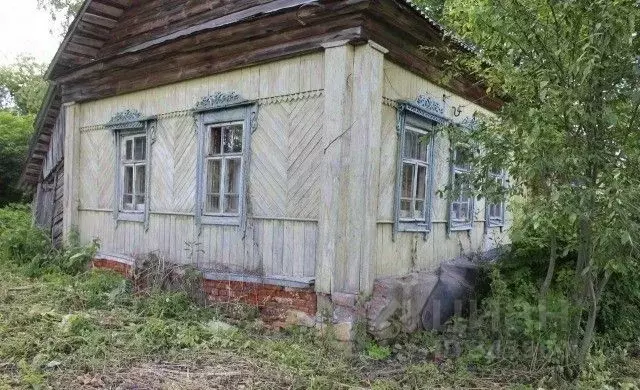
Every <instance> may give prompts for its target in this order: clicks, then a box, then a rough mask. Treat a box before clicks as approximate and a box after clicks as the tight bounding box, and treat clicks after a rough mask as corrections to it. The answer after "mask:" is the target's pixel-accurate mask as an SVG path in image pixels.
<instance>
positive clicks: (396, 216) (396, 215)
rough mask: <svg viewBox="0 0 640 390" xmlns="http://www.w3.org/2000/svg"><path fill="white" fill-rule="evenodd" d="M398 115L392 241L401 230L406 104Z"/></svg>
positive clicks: (400, 108) (399, 109)
mask: <svg viewBox="0 0 640 390" xmlns="http://www.w3.org/2000/svg"><path fill="white" fill-rule="evenodd" d="M396 115H397V129H396V132H397V134H398V145H397V147H396V150H397V152H396V183H395V194H394V202H393V237H392V241H393V242H395V241H396V238H397V236H398V231H399V230H400V196H401V194H400V191H401V190H402V189H401V187H402V176H401V175H402V150H403V148H404V142H405V141H404V139H405V131H404V119H405V110H404V106H403V105H400V106H399V107H398V110H397V112H396Z"/></svg>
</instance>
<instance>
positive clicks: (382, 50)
mask: <svg viewBox="0 0 640 390" xmlns="http://www.w3.org/2000/svg"><path fill="white" fill-rule="evenodd" d="M367 43H368V44H369V46H371V47H372V48H373V49H375V50H377V51H379V52H380V53H382V54H387V53H388V52H389V49H387V48H386V47H384V46H382V45H380V44H379V43H376V42H375V41H372V40H369V41H368V42H367Z"/></svg>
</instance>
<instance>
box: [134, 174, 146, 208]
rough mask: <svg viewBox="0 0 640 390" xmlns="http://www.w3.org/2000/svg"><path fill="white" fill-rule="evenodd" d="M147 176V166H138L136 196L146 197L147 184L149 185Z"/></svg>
mask: <svg viewBox="0 0 640 390" xmlns="http://www.w3.org/2000/svg"><path fill="white" fill-rule="evenodd" d="M146 174H147V167H146V166H144V165H138V166H136V195H144V194H145V193H146V184H147V182H146V176H147V175H146ZM136 203H137V202H136Z"/></svg>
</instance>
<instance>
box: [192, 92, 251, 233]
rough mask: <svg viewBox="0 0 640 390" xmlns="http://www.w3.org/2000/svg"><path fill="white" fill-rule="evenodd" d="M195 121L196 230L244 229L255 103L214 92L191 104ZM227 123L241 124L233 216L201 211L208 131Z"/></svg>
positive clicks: (203, 200) (203, 204) (203, 203)
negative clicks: (217, 227) (211, 227)
mask: <svg viewBox="0 0 640 390" xmlns="http://www.w3.org/2000/svg"><path fill="white" fill-rule="evenodd" d="M193 114H194V117H195V120H196V136H197V140H198V156H197V165H196V175H197V176H196V177H197V185H196V207H195V216H196V218H195V219H196V225H197V229H198V233H200V232H201V231H202V226H203V225H226V226H238V227H240V228H241V229H244V228H245V226H246V216H247V198H248V197H247V190H248V185H249V168H250V165H251V163H250V159H251V134H252V133H253V132H254V131H255V130H256V129H257V115H258V105H257V102H255V101H251V100H246V99H243V98H242V97H241V96H240V95H238V94H237V93H235V92H229V93H223V92H217V93H215V94H213V95H210V96H206V97H204V98H202V99H201V100H200V101H199V102H198V103H197V104H196V106H195V107H194V109H193ZM229 123H242V124H243V135H242V136H243V147H242V153H241V157H242V163H241V179H240V182H241V184H240V185H241V188H240V191H239V192H240V194H239V195H240V198H239V212H238V213H237V215H225V214H222V213H221V214H209V213H205V200H206V189H205V186H206V181H207V180H206V173H207V170H206V167H205V163H206V160H207V158H206V156H205V154H207V143H206V142H207V140H208V132H209V131H210V129H211V128H212V127H214V126H215V125H224V124H229Z"/></svg>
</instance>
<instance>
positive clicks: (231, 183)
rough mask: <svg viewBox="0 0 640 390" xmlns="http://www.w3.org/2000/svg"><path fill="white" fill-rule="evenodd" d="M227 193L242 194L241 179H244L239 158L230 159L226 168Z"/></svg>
mask: <svg viewBox="0 0 640 390" xmlns="http://www.w3.org/2000/svg"><path fill="white" fill-rule="evenodd" d="M226 168H227V169H226V172H225V174H226V177H225V186H224V188H225V192H226V194H234V195H238V194H240V184H241V182H240V178H241V177H242V162H241V160H240V159H239V158H234V159H228V160H227V166H226Z"/></svg>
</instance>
